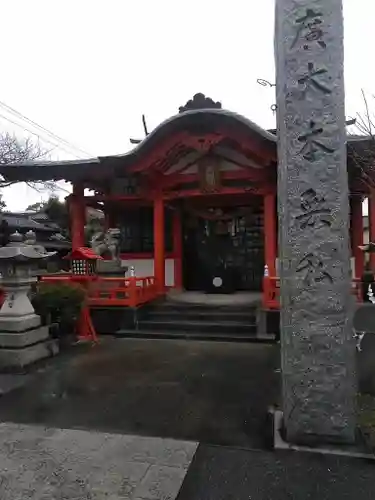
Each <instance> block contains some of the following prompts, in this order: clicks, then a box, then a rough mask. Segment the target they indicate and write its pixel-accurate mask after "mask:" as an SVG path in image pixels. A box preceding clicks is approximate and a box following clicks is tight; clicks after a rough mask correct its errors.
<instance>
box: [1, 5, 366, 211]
mask: <svg viewBox="0 0 375 500" xmlns="http://www.w3.org/2000/svg"><path fill="white" fill-rule="evenodd" d="M0 5H1V14H2V23H1V30H0V41H1V47H2V57H1V61H2V78H1V85H0V89H1V91H0V101H2V102H4V103H6V104H7V105H9V106H12V107H13V108H15V109H16V110H18V111H20V112H21V113H23V114H24V115H26V116H27V117H29V118H31V119H33V120H34V121H36V122H38V123H39V124H40V125H43V126H44V127H46V128H48V129H49V130H51V131H53V132H54V133H55V134H58V135H59V136H61V137H63V138H64V139H66V140H67V141H69V142H70V143H73V144H75V145H76V146H77V147H79V148H82V149H83V150H85V151H87V152H88V153H90V154H91V155H92V156H96V155H106V154H116V153H124V152H125V151H127V150H128V149H130V147H131V146H130V143H129V137H134V138H141V137H143V128H142V122H141V115H142V113H145V114H146V117H147V123H148V127H149V130H152V129H153V128H155V127H156V126H157V125H158V124H159V123H160V122H161V121H162V120H164V119H165V118H168V117H169V116H171V115H173V114H175V113H176V112H177V110H178V107H179V106H180V105H183V104H185V102H186V101H187V100H188V99H189V98H191V97H192V96H193V94H195V93H197V92H203V93H205V94H206V95H208V96H210V97H212V98H213V99H215V100H220V101H221V102H222V104H223V107H224V108H227V109H230V110H232V111H236V112H238V113H241V114H243V115H245V116H247V117H248V118H250V119H251V120H253V121H255V122H256V123H258V124H259V125H261V126H263V127H265V128H270V127H273V126H274V124H275V118H274V116H273V113H272V111H271V110H270V106H271V105H272V104H273V103H274V92H273V90H272V89H269V88H265V87H261V86H260V85H258V84H257V81H256V80H257V78H265V79H267V80H270V81H271V82H273V81H274V80H275V69H274V60H273V30H274V0H231V1H228V0H223V1H222V2H218V1H217V0H216V1H215V0H200V1H197V0H189V2H187V1H183V0H180V1H178V0H133V1H130V0H105V1H104V0H100V1H95V0H53V1H51V0H0ZM344 9H345V36H346V39H345V50H346V54H345V55H346V68H345V77H346V95H347V116H351V115H354V114H355V113H356V111H357V110H358V109H361V108H362V99H361V89H362V88H364V89H365V90H366V91H367V92H369V93H375V83H374V79H375V69H374V62H373V54H374V48H375V42H374V40H375V38H374V21H375V1H374V0H344ZM364 39H365V40H366V41H364ZM0 114H1V115H6V116H8V118H11V119H12V120H14V117H11V115H9V114H6V113H5V112H4V109H1V108H0ZM0 120H1V125H2V127H3V129H7V130H8V129H10V130H15V131H16V132H21V129H20V128H18V127H14V125H12V124H10V123H9V122H8V121H6V120H4V118H1V117H0ZM54 156H55V157H59V158H61V159H62V158H64V157H68V156H69V155H68V154H67V152H66V151H63V150H61V149H57V150H55V152H54ZM69 157H70V158H72V156H71V155H70V156H69ZM41 197H42V195H40V194H38V193H36V192H34V191H32V190H30V189H29V188H26V187H22V186H17V187H13V188H10V189H8V190H6V191H5V192H4V198H5V201H6V203H7V207H8V209H10V210H23V209H25V208H26V206H27V205H29V204H30V203H34V202H35V201H40V199H41ZM44 197H46V195H44Z"/></svg>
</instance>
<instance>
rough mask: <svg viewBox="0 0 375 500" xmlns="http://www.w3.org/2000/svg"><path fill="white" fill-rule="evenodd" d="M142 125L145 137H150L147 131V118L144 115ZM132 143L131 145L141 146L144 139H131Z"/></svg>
mask: <svg viewBox="0 0 375 500" xmlns="http://www.w3.org/2000/svg"><path fill="white" fill-rule="evenodd" d="M142 123H143V130H144V132H145V137H147V136H148V133H149V132H148V129H147V123H146V116H145V115H142ZM129 140H130V143H131V144H140V143H141V142H142V140H143V139H132V138H130V139H129Z"/></svg>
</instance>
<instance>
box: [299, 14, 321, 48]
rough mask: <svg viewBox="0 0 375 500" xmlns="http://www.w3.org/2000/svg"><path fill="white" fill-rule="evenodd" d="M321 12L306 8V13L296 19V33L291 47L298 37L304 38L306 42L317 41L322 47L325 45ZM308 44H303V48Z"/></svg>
mask: <svg viewBox="0 0 375 500" xmlns="http://www.w3.org/2000/svg"><path fill="white" fill-rule="evenodd" d="M322 16H323V14H322V12H315V11H314V10H313V9H306V14H305V15H304V16H302V17H300V18H298V19H296V25H297V26H298V30H297V34H296V36H295V38H294V41H293V43H292V46H291V48H292V49H293V48H294V47H295V46H296V45H297V42H298V40H299V39H300V38H304V39H305V40H306V42H317V43H318V44H319V45H320V46H321V47H322V48H324V49H325V48H326V47H327V45H326V43H325V41H324V40H323V36H324V32H323V30H322V24H323V21H322ZM308 48H309V45H308V44H305V45H304V49H308Z"/></svg>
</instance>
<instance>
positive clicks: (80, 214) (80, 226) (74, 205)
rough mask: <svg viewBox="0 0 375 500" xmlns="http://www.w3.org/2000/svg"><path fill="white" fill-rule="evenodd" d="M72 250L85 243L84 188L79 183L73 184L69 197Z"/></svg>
mask: <svg viewBox="0 0 375 500" xmlns="http://www.w3.org/2000/svg"><path fill="white" fill-rule="evenodd" d="M69 209H70V227H71V239H72V250H75V249H76V248H79V247H83V246H84V245H85V223H86V207H85V197H84V188H83V185H82V184H81V183H74V184H73V194H72V195H71V196H70V199H69Z"/></svg>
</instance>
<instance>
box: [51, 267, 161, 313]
mask: <svg viewBox="0 0 375 500" xmlns="http://www.w3.org/2000/svg"><path fill="white" fill-rule="evenodd" d="M41 281H42V282H46V283H59V282H64V283H67V282H70V281H72V282H73V281H75V279H74V277H73V276H72V275H70V274H69V275H63V276H43V277H42V278H41ZM84 284H85V286H86V288H87V290H88V304H89V306H128V307H137V306H139V305H142V304H145V303H147V302H150V301H152V300H154V299H156V298H157V296H158V292H157V289H156V283H155V278H154V277H153V276H147V277H144V278H137V277H129V278H107V277H105V278H104V277H102V276H98V277H93V278H92V279H91V280H86V281H85V282H84Z"/></svg>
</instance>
